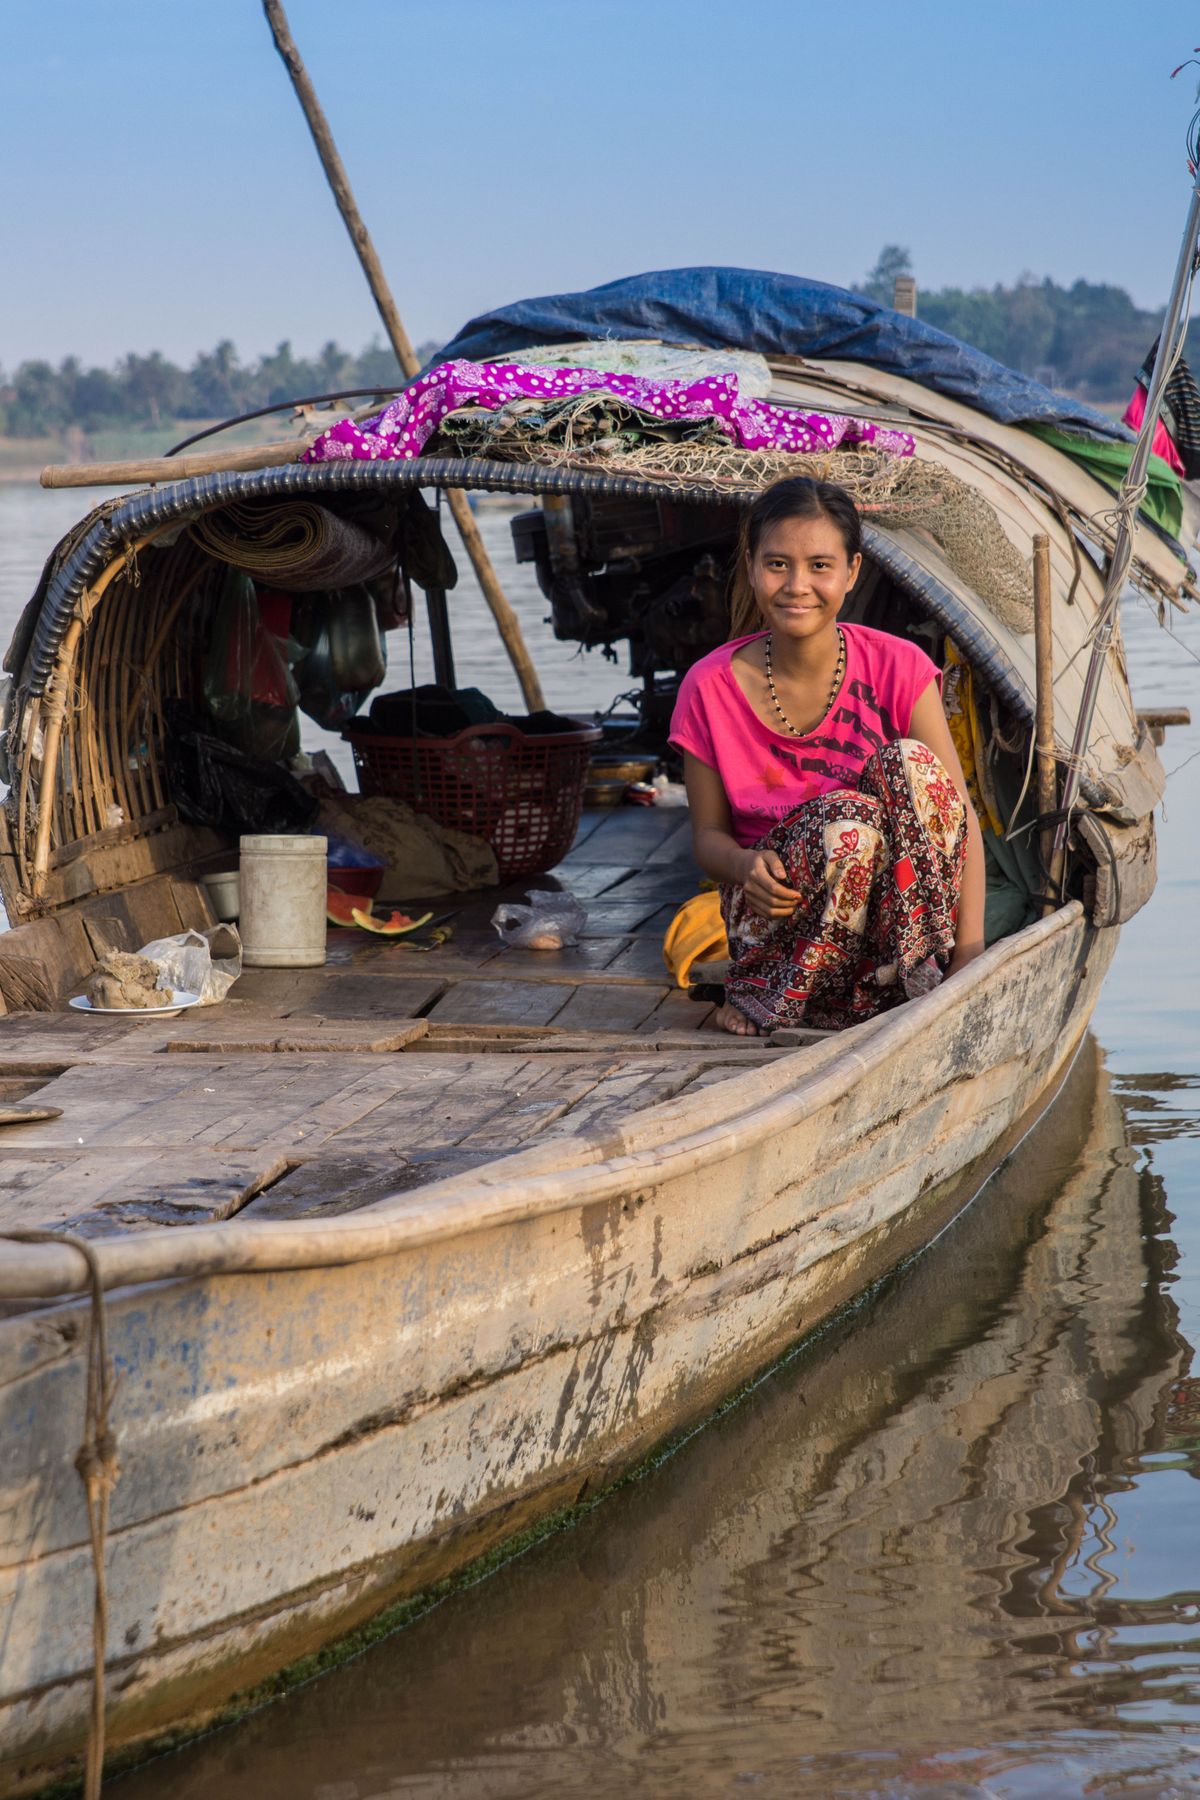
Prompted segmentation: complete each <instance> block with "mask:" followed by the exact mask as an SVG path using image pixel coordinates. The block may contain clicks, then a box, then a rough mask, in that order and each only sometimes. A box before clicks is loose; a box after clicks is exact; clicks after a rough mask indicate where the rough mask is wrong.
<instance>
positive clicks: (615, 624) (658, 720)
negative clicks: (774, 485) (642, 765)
mask: <svg viewBox="0 0 1200 1800" xmlns="http://www.w3.org/2000/svg"><path fill="white" fill-rule="evenodd" d="M737 524H738V511H737V508H736V507H733V506H719V505H718V506H697V505H685V504H680V503H679V502H676V501H673V500H670V499H667V498H665V497H664V498H663V499H661V500H659V499H635V500H625V499H609V498H606V497H593V496H591V495H572V496H570V497H569V498H557V497H556V498H552V499H546V500H545V501H543V503H542V505H541V506H540V507H537V508H535V509H534V510H532V511H531V512H523V513H519V514H518V515H517V516H516V518H514V519H513V521H512V534H513V544H514V547H515V550H516V556H517V561H518V562H531V563H533V564H534V565H535V567H536V570H537V578H538V586H539V587H540V588H541V591H542V593H543V594H545V596H546V598H547V600H548V601H549V602H550V613H551V622H552V624H553V628H554V635H555V637H557V638H560V639H564V640H567V641H570V642H574V643H580V644H583V645H585V646H586V647H588V648H589V649H594V648H601V649H602V650H603V651H604V653H605V654H606V655H607V656H609V657H611V658H612V659H613V660H614V661H615V660H616V655H617V653H616V649H615V646H616V644H618V643H619V642H621V641H622V640H627V641H628V644H629V672H630V674H631V675H634V676H637V677H640V678H641V681H642V684H643V692H642V696H641V706H640V710H641V728H640V731H639V736H644V737H646V738H647V740H650V739H654V738H658V737H660V736H661V737H663V738H665V735H666V723H665V722H666V721H667V720H669V718H670V713H671V706H672V704H673V701H674V695H675V692H676V690H677V688H678V685H679V677H680V676H681V675H682V674H683V673H684V672H685V671H686V670H687V669H689V668H690V667H691V665H692V664H693V663H694V662H695V661H696V660H697V659H698V658H699V657H701V656H704V655H706V654H707V653H708V651H710V650H715V649H716V648H717V646H718V645H719V644H721V643H723V642H724V641H725V639H726V637H727V636H728V634H729V613H728V602H727V588H728V578H729V569H730V564H731V561H732V557H733V553H734V545H735V542H736V536H737Z"/></svg>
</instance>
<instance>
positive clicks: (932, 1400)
mask: <svg viewBox="0 0 1200 1800" xmlns="http://www.w3.org/2000/svg"><path fill="white" fill-rule="evenodd" d="M1168 1224H1169V1217H1168V1216H1167V1215H1166V1214H1165V1211H1164V1208H1163V1197H1162V1193H1161V1186H1160V1183H1159V1182H1158V1181H1157V1179H1156V1178H1155V1177H1154V1176H1153V1175H1152V1174H1150V1173H1149V1172H1143V1173H1139V1172H1138V1170H1137V1169H1136V1168H1135V1166H1134V1158H1133V1155H1132V1153H1131V1152H1130V1150H1129V1149H1128V1148H1127V1145H1126V1140H1125V1135H1124V1130H1123V1120H1122V1114H1121V1110H1120V1107H1119V1105H1118V1102H1117V1100H1116V1098H1115V1096H1114V1094H1113V1093H1112V1091H1111V1088H1110V1085H1109V1080H1108V1076H1107V1074H1106V1072H1105V1070H1104V1067H1103V1064H1102V1062H1101V1058H1100V1055H1099V1052H1098V1050H1097V1049H1096V1047H1095V1045H1094V1044H1093V1043H1092V1041H1091V1040H1090V1039H1089V1040H1087V1041H1086V1042H1085V1044H1084V1046H1083V1050H1082V1052H1081V1054H1080V1057H1079V1058H1078V1060H1077V1062H1076V1065H1075V1067H1074V1070H1073V1072H1072V1074H1071V1076H1070V1078H1069V1081H1068V1085H1067V1088H1066V1090H1065V1091H1064V1093H1063V1094H1062V1096H1061V1098H1060V1100H1059V1102H1058V1104H1057V1105H1056V1107H1055V1108H1054V1110H1053V1112H1052V1113H1051V1115H1050V1116H1049V1117H1048V1118H1047V1119H1045V1120H1044V1121H1043V1122H1042V1123H1041V1125H1039V1127H1038V1128H1037V1130H1036V1131H1035V1132H1034V1133H1033V1135H1032V1136H1031V1137H1030V1138H1029V1139H1027V1140H1026V1142H1025V1143H1024V1144H1023V1145H1022V1147H1021V1149H1020V1150H1019V1151H1018V1152H1017V1154H1016V1156H1015V1157H1014V1158H1013V1159H1012V1160H1011V1161H1010V1162H1009V1164H1008V1165H1007V1166H1006V1167H1005V1168H1004V1169H1003V1170H1001V1171H1000V1173H999V1174H998V1175H997V1176H996V1177H995V1178H994V1179H993V1181H992V1182H991V1183H990V1185H989V1186H988V1187H987V1188H986V1189H985V1191H984V1193H983V1195H982V1197H981V1198H980V1200H979V1201H978V1203H977V1204H976V1205H975V1206H974V1207H972V1208H971V1210H970V1211H969V1212H968V1213H967V1214H966V1215H965V1216H964V1217H963V1218H962V1219H961V1220H960V1221H959V1222H958V1223H957V1225H956V1226H955V1227H953V1228H952V1229H951V1230H950V1231H949V1232H947V1233H946V1234H945V1235H944V1236H943V1237H942V1238H941V1240H939V1242H938V1243H937V1244H936V1245H935V1246H934V1247H933V1248H932V1249H931V1250H930V1251H929V1252H927V1253H926V1254H925V1255H924V1257H922V1258H921V1259H920V1260H919V1261H918V1262H917V1263H915V1264H914V1265H913V1266H912V1267H910V1268H909V1269H908V1270H907V1271H906V1272H904V1273H903V1274H902V1275H901V1276H899V1277H898V1278H897V1279H895V1280H894V1281H893V1283H892V1284H891V1286H890V1288H889V1289H888V1290H887V1291H886V1292H885V1293H883V1294H882V1295H880V1296H878V1297H877V1298H876V1299H875V1301H874V1302H873V1304H872V1305H871V1306H870V1307H869V1308H868V1309H860V1310H859V1312H858V1314H857V1315H856V1316H854V1317H853V1318H850V1319H847V1320H843V1321H842V1323H841V1324H840V1325H839V1327H838V1328H837V1329H836V1330H835V1331H834V1332H831V1333H828V1334H827V1335H826V1337H825V1339H824V1340H823V1342H822V1343H820V1344H819V1345H818V1346H816V1347H815V1348H809V1349H808V1350H807V1351H806V1352H804V1353H803V1354H802V1355H800V1356H798V1357H796V1358H795V1359H793V1360H792V1361H791V1362H790V1363H789V1364H788V1365H787V1366H786V1367H785V1368H783V1369H781V1370H780V1371H778V1372H777V1373H776V1374H775V1375H774V1376H773V1377H772V1378H771V1379H769V1380H768V1381H766V1382H764V1383H763V1384H762V1385H761V1386H760V1387H759V1388H758V1390H757V1391H756V1392H755V1393H754V1394H753V1395H752V1396H750V1397H749V1398H747V1399H746V1400H744V1401H743V1403H742V1404H741V1405H740V1406H738V1407H736V1408H735V1409H733V1410H731V1411H729V1412H727V1413H726V1414H725V1415H724V1417H722V1418H721V1419H719V1420H717V1421H716V1422H715V1423H714V1424H713V1425H712V1426H710V1427H709V1428H708V1429H707V1430H706V1431H704V1432H703V1433H701V1434H700V1435H698V1436H697V1437H695V1438H694V1439H693V1440H692V1441H691V1442H690V1443H689V1444H688V1445H687V1446H686V1447H685V1448H684V1449H683V1450H682V1451H681V1452H680V1453H678V1454H677V1455H676V1456H675V1457H674V1458H673V1459H671V1460H670V1461H669V1462H668V1463H666V1464H665V1465H664V1466H662V1467H661V1468H660V1469H659V1470H658V1471H657V1472H656V1473H655V1474H654V1475H653V1476H652V1477H651V1478H649V1479H646V1480H643V1481H641V1482H638V1483H635V1484H632V1485H631V1486H629V1487H628V1488H626V1490H625V1491H624V1492H623V1493H622V1494H621V1495H619V1496H617V1497H616V1498H614V1499H613V1500H611V1501H610V1502H609V1503H607V1504H606V1505H604V1506H602V1507H600V1508H599V1509H597V1510H596V1511H595V1512H594V1513H592V1514H591V1515H590V1516H589V1517H588V1518H587V1519H586V1520H585V1521H584V1522H583V1523H582V1524H581V1525H580V1526H579V1527H578V1528H577V1529H575V1530H574V1531H572V1532H569V1533H567V1534H565V1535H563V1536H560V1537H559V1538H557V1539H555V1540H553V1541H552V1542H550V1543H548V1544H546V1545H544V1546H543V1547H542V1548H541V1549H540V1550H538V1551H537V1552H536V1553H535V1554H533V1555H531V1556H528V1557H526V1558H524V1559H522V1560H519V1561H516V1562H513V1563H510V1564H509V1565H508V1566H507V1567H506V1568H505V1569H503V1570H502V1571H501V1572H500V1573H499V1574H498V1575H496V1576H495V1577H494V1578H493V1579H491V1580H490V1581H488V1582H486V1583H483V1584H482V1585H480V1586H479V1587H477V1588H475V1589H474V1590H472V1591H471V1592H468V1593H465V1594H461V1595H459V1596H458V1597H457V1598H455V1599H454V1600H452V1601H450V1602H449V1603H447V1604H446V1605H444V1606H443V1607H441V1608H440V1609H438V1610H437V1611H435V1612H434V1613H432V1614H430V1615H428V1616H427V1617H426V1618H425V1619H424V1620H422V1621H421V1622H419V1623H418V1624H416V1625H414V1626H412V1627H411V1628H410V1629H409V1630H407V1631H406V1632H403V1633H401V1634H399V1635H398V1636H396V1637H394V1638H392V1639H391V1640H389V1641H388V1642H387V1643H386V1644H383V1645H380V1646H378V1647H377V1648H376V1649H374V1650H373V1651H371V1652H370V1653H369V1654H368V1655H366V1656H364V1657H363V1658H361V1659H360V1660H359V1661H357V1662H355V1663H352V1664H350V1665H348V1666H346V1667H344V1668H343V1669H341V1670H340V1671H338V1672H337V1673H336V1674H333V1675H331V1676H329V1677H328V1678H326V1679H325V1680H323V1681H320V1682H317V1683H314V1684H313V1685H311V1686H310V1687H308V1688H306V1689H304V1690H302V1691H300V1692H298V1693H297V1694H295V1695H294V1696H292V1697H291V1698H290V1699H289V1700H288V1701H286V1702H284V1703H282V1704H281V1705H279V1706H277V1707H273V1708H270V1709H267V1710H266V1711H264V1712H262V1713H260V1714H258V1715H257V1716H255V1717H253V1718H251V1719H249V1720H247V1721H245V1722H244V1723H243V1724H242V1725H241V1726H240V1727H238V1728H236V1729H234V1730H230V1731H227V1732H225V1733H223V1734H219V1735H217V1736H215V1737H213V1738H211V1739H209V1740H208V1741H207V1742H205V1743H203V1744H201V1745H199V1746H196V1747H194V1748H193V1749H192V1750H190V1751H188V1752H185V1753H184V1754H182V1755H181V1756H179V1757H177V1758H170V1759H168V1760H166V1761H163V1762H159V1763H158V1764H156V1765H153V1766H151V1767H149V1768H147V1769H145V1770H143V1771H142V1772H141V1773H140V1774H138V1775H135V1776H133V1777H132V1778H130V1780H129V1781H128V1782H127V1783H126V1784H124V1790H125V1791H126V1792H127V1795H128V1800H134V1797H135V1796H145V1795H147V1794H163V1793H166V1792H169V1793H170V1794H171V1795H172V1796H173V1797H174V1800H184V1797H190V1796H198V1795H201V1794H205V1795H208V1794H211V1793H214V1792H220V1793H221V1794H222V1795H223V1796H225V1797H226V1800H242V1797H243V1796H244V1797H246V1800H249V1797H250V1796H253V1800H266V1797H268V1796H274V1795H277V1794H278V1795H282V1794H285V1793H286V1794H287V1795H288V1796H289V1797H292V1800H301V1797H302V1796H308V1795H312V1796H320V1797H321V1800H333V1797H334V1796H336V1800H358V1797H359V1796H367V1795H377V1794H384V1793H387V1794H393V1793H406V1794H421V1795H430V1796H433V1795H438V1796H443V1795H444V1796H473V1797H474V1796H478V1797H480V1800H482V1797H483V1796H488V1797H489V1800H491V1797H492V1796H498V1795H506V1796H507V1795H514V1796H515V1795H523V1796H524V1795H532V1794H555V1795H563V1794H569V1795H574V1794H580V1795H584V1794H586V1795H588V1796H592V1797H594V1796H600V1795H615V1794H622V1795H625V1794H635V1793H636V1794H642V1793H647V1794H654V1795H660V1794H671V1795H674V1794H680V1795H684V1794H686V1795H688V1796H689V1797H690V1800H691V1797H695V1796H699V1795H707V1794H717V1793H721V1794H723V1793H726V1792H733V1791H739V1790H740V1789H741V1788H742V1787H743V1786H745V1787H748V1788H751V1789H752V1788H754V1787H756V1786H757V1787H759V1788H760V1789H761V1791H764V1792H770V1793H773V1794H774V1793H804V1794H810V1793H811V1794H822V1795H826V1794H827V1795H831V1796H832V1795H838V1794H854V1795H865V1794H868V1793H869V1794H873V1795H888V1796H900V1795H904V1796H912V1795H922V1794H925V1793H929V1794H935V1793H936V1794H938V1795H946V1794H947V1793H952V1794H954V1795H956V1796H957V1795H974V1794H979V1795H984V1794H987V1795H1000V1794H1004V1795H1034V1794H1036V1795H1043V1794H1046V1795H1049V1794H1054V1795H1069V1794H1075V1793H1083V1792H1085V1791H1086V1792H1087V1793H1103V1792H1118V1791H1119V1792H1121V1793H1122V1794H1125V1793H1130V1792H1136V1793H1144V1794H1150V1793H1153V1794H1156V1795H1161V1794H1163V1793H1166V1792H1169V1793H1172V1794H1174V1793H1184V1792H1187V1793H1191V1792H1194V1791H1197V1790H1195V1789H1193V1787H1192V1786H1191V1785H1190V1783H1191V1781H1193V1780H1194V1779H1195V1769H1196V1761H1195V1758H1194V1757H1193V1756H1188V1755H1187V1751H1186V1743H1187V1735H1188V1728H1189V1727H1190V1728H1192V1729H1195V1728H1196V1727H1197V1726H1198V1725H1200V1682H1198V1678H1200V1655H1198V1654H1197V1653H1198V1650H1200V1623H1198V1622H1200V1605H1198V1604H1197V1600H1198V1599H1200V1596H1197V1595H1195V1594H1187V1593H1179V1592H1175V1591H1172V1586H1173V1581H1172V1558H1171V1555H1170V1545H1169V1537H1168V1536H1167V1535H1166V1534H1168V1533H1169V1530H1172V1529H1173V1530H1175V1531H1179V1530H1180V1529H1181V1522H1180V1513H1181V1511H1182V1512H1183V1513H1184V1515H1185V1516H1186V1514H1187V1512H1188V1511H1190V1510H1192V1509H1190V1508H1189V1507H1187V1506H1186V1504H1184V1505H1182V1506H1181V1503H1180V1499H1179V1494H1178V1488H1177V1486H1176V1487H1175V1490H1174V1491H1173V1492H1172V1494H1171V1495H1170V1500H1171V1507H1170V1511H1169V1512H1168V1511H1167V1510H1166V1509H1165V1508H1164V1510H1163V1516H1162V1525H1161V1529H1160V1528H1159V1527H1158V1526H1157V1525H1156V1523H1155V1520H1154V1516H1153V1512H1152V1510H1151V1508H1152V1507H1153V1493H1152V1490H1153V1489H1154V1487H1155V1484H1156V1483H1158V1484H1161V1483H1162V1482H1163V1481H1165V1480H1168V1478H1169V1480H1170V1482H1173V1483H1176V1484H1177V1483H1180V1482H1183V1481H1185V1480H1188V1479H1189V1476H1194V1475H1195V1474H1196V1473H1197V1472H1198V1471H1200V1456H1198V1455H1197V1451H1196V1448H1195V1445H1196V1442H1197V1438H1196V1437H1195V1436H1194V1435H1193V1436H1192V1437H1190V1438H1189V1437H1188V1435H1187V1423H1188V1421H1187V1417H1186V1415H1187V1412H1188V1410H1189V1407H1188V1397H1189V1386H1188V1383H1187V1381H1186V1375H1187V1368H1188V1359H1189V1357H1190V1354H1191V1353H1190V1349H1189V1347H1188V1345H1187V1344H1186V1343H1185V1342H1184V1341H1183V1340H1182V1338H1181V1337H1180V1335H1179V1333H1178V1331H1177V1329H1176V1325H1175V1313H1174V1308H1173V1305H1172V1303H1171V1301H1170V1298H1169V1296H1168V1294H1167V1293H1166V1292H1165V1291H1164V1290H1163V1289H1162V1288H1161V1287H1160V1286H1159V1281H1158V1278H1159V1276H1160V1275H1161V1274H1162V1273H1163V1269H1162V1268H1161V1267H1156V1266H1155V1263H1156V1261H1157V1262H1158V1263H1160V1264H1161V1263H1162V1262H1163V1260H1164V1258H1165V1257H1168V1256H1169V1255H1170V1250H1171V1247H1170V1244H1169V1241H1167V1242H1166V1243H1165V1244H1164V1241H1163V1234H1164V1232H1165V1230H1166V1228H1167V1225H1168ZM1194 1429H1195V1428H1194V1424H1193V1431H1194ZM1147 1477H1149V1479H1147ZM1164 1497H1165V1496H1164ZM1126 1505H1128V1506H1129V1507H1130V1508H1131V1509H1132V1511H1136V1513H1137V1526H1136V1536H1137V1541H1138V1544H1139V1548H1138V1551H1137V1555H1136V1559H1134V1558H1133V1553H1132V1547H1131V1544H1130V1542H1129V1538H1128V1535H1127V1528H1126V1527H1125V1526H1123V1523H1122V1512H1123V1508H1124V1507H1125V1506H1126ZM1131 1516H1132V1512H1131ZM1143 1541H1145V1542H1146V1548H1145V1550H1144V1551H1143V1549H1142V1547H1141V1546H1142V1543H1143ZM1178 1566H1179V1567H1186V1564H1183V1563H1181V1564H1179V1565H1178ZM1147 1585H1153V1586H1154V1588H1155V1590H1156V1591H1155V1594H1154V1596H1153V1597H1149V1596H1148V1595H1147V1594H1146V1593H1145V1592H1144V1591H1142V1592H1139V1588H1141V1589H1144V1588H1145V1587H1146V1586H1147ZM1189 1771H1190V1772H1189ZM1164 1784H1165V1785H1164Z"/></svg>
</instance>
